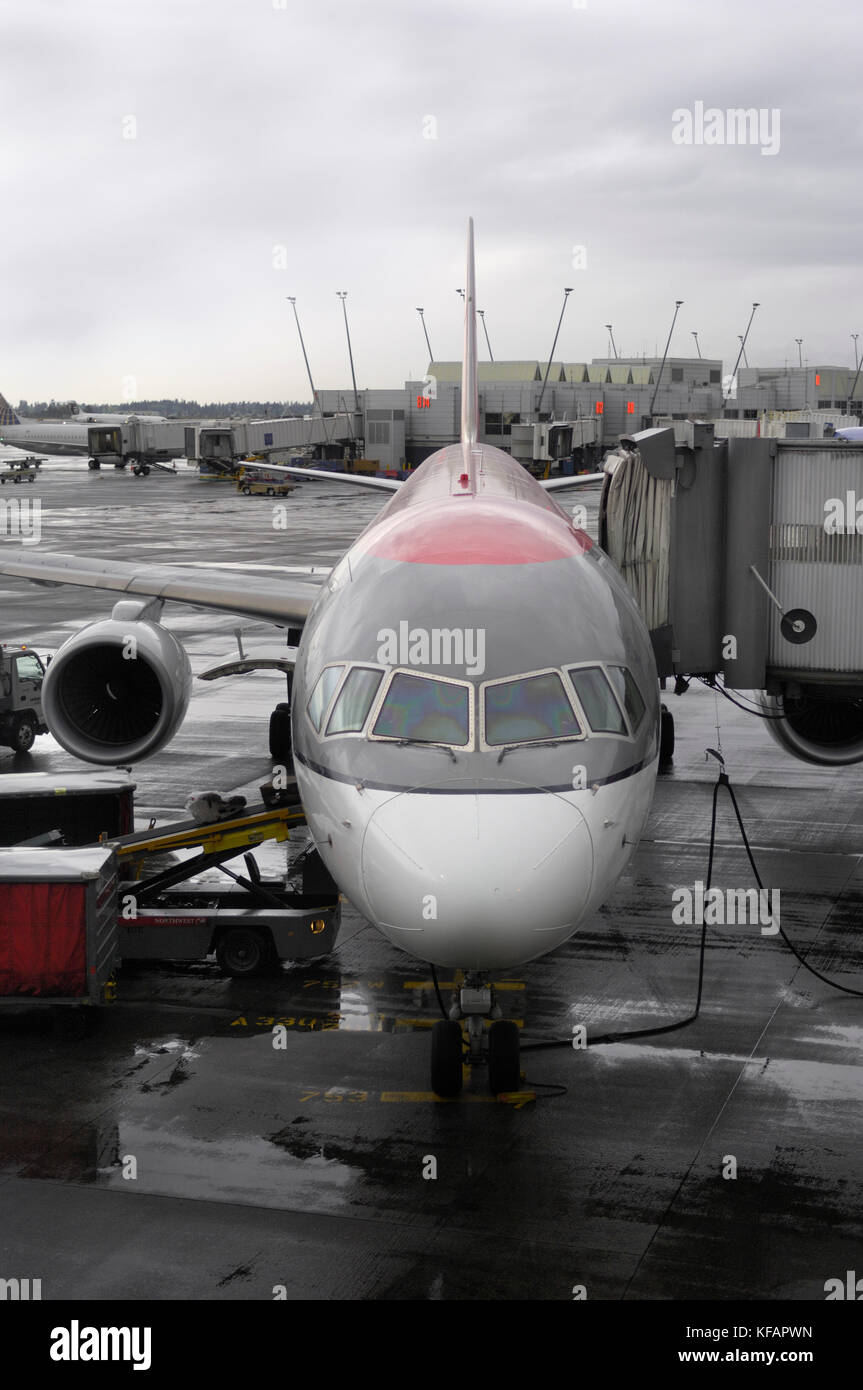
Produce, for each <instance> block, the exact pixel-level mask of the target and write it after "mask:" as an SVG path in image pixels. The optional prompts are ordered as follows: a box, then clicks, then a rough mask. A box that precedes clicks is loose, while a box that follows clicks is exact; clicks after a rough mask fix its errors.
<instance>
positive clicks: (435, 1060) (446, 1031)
mask: <svg viewBox="0 0 863 1390" xmlns="http://www.w3.org/2000/svg"><path fill="white" fill-rule="evenodd" d="M463 1051H464V1048H463V1044H462V1036H461V1025H460V1024H459V1023H456V1022H455V1021H454V1020H453V1019H450V1018H439V1019H438V1021H437V1023H436V1024H435V1026H434V1028H433V1029H432V1051H431V1084H432V1090H433V1091H434V1093H435V1095H438V1096H440V1097H441V1098H442V1099H443V1100H451V1099H452V1098H453V1097H454V1096H457V1095H458V1094H459V1092H460V1091H461V1088H462V1071H461V1063H462V1054H463Z"/></svg>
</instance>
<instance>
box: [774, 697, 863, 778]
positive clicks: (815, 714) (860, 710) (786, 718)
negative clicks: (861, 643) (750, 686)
mask: <svg viewBox="0 0 863 1390" xmlns="http://www.w3.org/2000/svg"><path fill="white" fill-rule="evenodd" d="M760 698H761V705H762V708H763V710H764V713H765V714H767V715H769V716H772V717H770V718H767V719H765V721H764V722H765V724H766V725H767V728H768V730H769V732H770V733H771V734H772V736H773V738H774V739H775V740H776V742H777V743H778V744H779V745H780V747H781V748H784V749H785V751H786V752H787V753H792V754H793V755H794V757H795V758H802V760H803V761H804V762H807V763H817V764H818V765H819V766H821V767H845V766H847V765H848V764H849V763H859V762H863V697H861V696H860V695H859V694H857V695H851V694H849V693H848V692H841V691H832V692H830V693H828V692H827V691H826V690H816V689H813V688H812V687H811V686H810V687H808V688H807V689H803V690H801V691H800V692H799V693H796V692H795V693H794V694H793V695H792V694H789V692H788V691H787V690H785V691H783V692H782V694H780V695H772V694H767V693H766V692H762V693H761V697H760Z"/></svg>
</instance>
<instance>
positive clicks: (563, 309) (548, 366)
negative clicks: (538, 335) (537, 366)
mask: <svg viewBox="0 0 863 1390" xmlns="http://www.w3.org/2000/svg"><path fill="white" fill-rule="evenodd" d="M572 291H573V286H572V285H569V286H568V287H567V288H566V289H565V290H564V292H563V303H562V304H561V306H560V318H559V319H558V321H557V328H556V330H555V334H554V342H553V343H552V345H551V352H550V353H549V358H548V361H547V362H546V364H545V376H544V377H543V379H542V390H541V391H540V393H539V400H538V401H537V405H536V418H537V420H539V412H540V408H541V406H542V398H543V396H544V395H545V384H546V382H547V381H548V374H549V371H550V370H551V363H552V358H553V357H554V349H555V348H556V347H557V338H558V334H559V333H560V325H561V324H562V323H563V316H564V313H565V312H566V301H567V300H568V299H569V296H570V295H571V294H572Z"/></svg>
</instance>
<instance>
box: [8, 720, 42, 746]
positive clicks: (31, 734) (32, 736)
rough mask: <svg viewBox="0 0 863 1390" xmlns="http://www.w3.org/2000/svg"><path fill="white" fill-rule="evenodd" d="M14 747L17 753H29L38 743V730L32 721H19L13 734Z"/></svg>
mask: <svg viewBox="0 0 863 1390" xmlns="http://www.w3.org/2000/svg"><path fill="white" fill-rule="evenodd" d="M12 739H13V743H12V747H13V749H14V750H15V752H16V753H29V752H30V749H31V748H32V747H33V744H34V743H35V742H36V729H35V727H34V725H33V720H32V719H27V718H23V719H19V720H18V723H17V724H16V725H15V729H14V730H13V733H12Z"/></svg>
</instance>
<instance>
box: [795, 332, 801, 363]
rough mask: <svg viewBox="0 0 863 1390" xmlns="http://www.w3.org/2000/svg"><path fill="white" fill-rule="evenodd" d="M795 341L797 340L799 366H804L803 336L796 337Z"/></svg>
mask: <svg viewBox="0 0 863 1390" xmlns="http://www.w3.org/2000/svg"><path fill="white" fill-rule="evenodd" d="M794 341H795V343H796V344H797V365H798V367H802V366H803V339H802V338H795V339H794Z"/></svg>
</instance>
